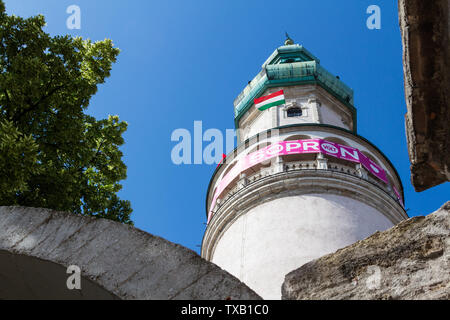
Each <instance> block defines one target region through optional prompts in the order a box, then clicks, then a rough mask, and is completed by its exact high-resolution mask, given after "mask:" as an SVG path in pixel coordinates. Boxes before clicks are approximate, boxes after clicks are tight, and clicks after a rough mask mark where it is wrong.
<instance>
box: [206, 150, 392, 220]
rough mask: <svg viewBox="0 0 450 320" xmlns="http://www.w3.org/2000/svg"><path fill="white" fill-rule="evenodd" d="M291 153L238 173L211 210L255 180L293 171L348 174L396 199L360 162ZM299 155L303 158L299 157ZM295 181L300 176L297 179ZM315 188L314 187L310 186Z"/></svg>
mask: <svg viewBox="0 0 450 320" xmlns="http://www.w3.org/2000/svg"><path fill="white" fill-rule="evenodd" d="M290 157H291V156H282V157H279V158H280V159H276V160H274V161H272V162H271V164H270V165H269V166H267V167H265V166H264V165H262V166H257V167H254V168H250V169H249V170H247V171H246V172H243V173H241V175H240V177H239V178H238V179H235V180H234V181H233V182H232V183H231V184H230V185H228V187H227V188H226V189H225V190H224V192H223V193H222V194H221V195H220V197H219V201H218V202H217V203H216V205H215V207H214V209H213V214H215V213H217V212H218V211H219V210H220V209H221V207H224V206H227V203H228V202H230V201H232V200H234V198H235V197H239V194H240V193H243V192H245V190H246V189H250V188H252V187H253V186H256V185H257V184H261V183H264V181H267V180H270V179H281V180H283V179H286V178H287V176H288V175H292V174H294V173H295V174H297V176H299V177H300V176H315V175H317V176H332V177H333V178H336V179H341V178H343V176H351V177H353V178H356V179H357V180H360V182H361V183H363V182H365V183H369V184H370V185H371V186H373V187H376V188H378V189H379V190H380V191H382V192H383V193H385V195H386V196H388V197H389V198H391V199H392V201H394V202H398V199H397V195H396V194H395V192H394V190H393V188H392V187H391V185H389V184H385V183H383V182H381V181H380V180H379V179H376V178H374V177H372V176H371V175H370V174H369V172H367V170H365V169H364V168H363V167H362V166H361V165H360V164H356V163H349V162H343V161H342V160H339V159H336V158H333V157H329V156H326V155H323V154H318V155H317V157H316V159H312V157H311V155H300V156H296V157H295V158H297V159H292V158H291V159H290ZM301 157H303V158H304V159H299V158H301ZM299 183H301V182H300V180H299ZM310 191H311V192H316V191H317V190H313V189H311V190H310Z"/></svg>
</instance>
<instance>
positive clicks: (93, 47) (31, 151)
mask: <svg viewBox="0 0 450 320" xmlns="http://www.w3.org/2000/svg"><path fill="white" fill-rule="evenodd" d="M44 25H45V19H44V17H43V16H36V17H31V18H27V19H24V18H21V17H16V16H8V15H6V13H5V10H4V4H3V1H1V0H0V161H1V164H0V188H1V189H0V205H23V206H32V207H44V208H51V209H55V210H64V211H72V212H74V213H77V214H83V215H90V216H97V217H102V218H108V219H113V220H117V221H121V222H124V223H129V224H131V220H130V214H131V211H132V210H131V206H130V203H129V202H128V201H123V200H120V199H119V198H118V197H117V192H118V191H119V190H120V189H121V185H120V184H119V181H120V180H123V179H125V178H126V171H127V168H126V166H125V164H124V163H123V161H122V156H123V155H122V152H121V151H120V150H119V147H120V146H121V145H123V143H124V140H123V138H122V135H123V133H124V132H125V131H126V129H127V124H126V123H125V122H121V121H120V120H119V118H118V117H117V116H110V117H109V118H108V119H104V120H96V119H95V118H93V117H91V116H89V115H86V114H85V113H84V111H85V110H86V108H87V107H88V106H89V101H90V99H91V98H92V96H93V95H94V94H95V93H96V92H97V87H98V85H99V84H102V83H104V82H105V79H106V78H107V77H109V76H110V72H111V68H112V64H113V63H114V62H116V59H117V56H118V54H119V49H117V48H114V45H113V43H112V41H111V40H108V39H107V40H104V41H98V42H92V41H91V40H83V39H81V38H72V37H70V36H56V37H51V36H49V35H48V34H46V33H45V32H44V31H43V30H42V28H43V27H44Z"/></svg>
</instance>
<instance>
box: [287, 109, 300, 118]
mask: <svg viewBox="0 0 450 320" xmlns="http://www.w3.org/2000/svg"><path fill="white" fill-rule="evenodd" d="M287 116H288V118H295V117H301V116H302V109H301V108H298V107H296V108H290V109H288V111H287Z"/></svg>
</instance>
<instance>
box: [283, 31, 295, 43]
mask: <svg viewBox="0 0 450 320" xmlns="http://www.w3.org/2000/svg"><path fill="white" fill-rule="evenodd" d="M293 44H294V40H292V39H291V38H290V37H289V35H288V33H287V32H286V41H284V45H285V46H290V45H293Z"/></svg>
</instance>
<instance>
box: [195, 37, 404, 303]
mask: <svg viewBox="0 0 450 320" xmlns="http://www.w3.org/2000/svg"><path fill="white" fill-rule="evenodd" d="M278 93H282V94H283V96H284V100H285V103H284V104H282V105H279V106H276V107H272V108H269V109H267V110H263V111H261V110H260V109H258V108H257V107H256V104H255V100H256V101H258V99H259V100H261V98H262V99H263V100H264V99H265V97H270V96H271V95H274V94H278ZM356 115H357V113H356V108H355V106H354V100H353V90H352V89H351V88H349V87H348V86H347V85H346V84H345V83H343V82H342V81H341V80H340V79H339V77H336V76H335V75H333V74H331V73H330V72H328V71H327V70H326V69H325V68H324V67H322V65H321V63H320V60H319V59H318V58H317V57H315V56H314V55H313V54H312V53H310V52H309V51H308V50H306V49H305V48H304V47H303V46H301V45H298V44H294V42H293V41H292V39H290V38H289V37H288V36H287V40H286V42H285V45H283V46H281V47H279V48H277V49H276V50H275V51H274V52H273V53H272V55H271V56H270V57H269V58H268V59H267V60H266V61H265V62H264V64H263V65H262V69H261V72H260V73H258V75H256V77H255V78H254V79H253V80H252V81H250V82H249V83H248V85H247V86H246V87H245V88H244V90H243V91H242V92H241V93H240V94H239V95H238V97H237V98H236V100H235V101H234V119H235V126H236V129H237V133H238V143H239V145H238V147H237V148H236V149H235V150H234V151H233V152H231V153H230V154H228V155H227V157H226V161H225V163H223V164H222V165H221V166H219V167H218V168H217V169H216V171H215V172H214V175H213V177H212V179H211V181H210V184H209V187H208V192H207V199H206V212H207V217H208V226H207V229H206V232H205V235H204V238H203V243H202V257H204V258H205V259H207V260H209V261H212V262H214V263H215V264H217V265H219V266H220V267H222V268H223V269H225V270H227V271H228V272H230V273H231V274H233V275H235V276H236V277H238V278H239V279H240V280H241V281H243V282H244V283H246V284H247V285H248V286H249V287H250V288H252V289H253V290H255V291H256V292H257V293H258V294H260V295H261V296H262V297H263V298H265V299H279V298H280V297H281V284H282V282H283V280H284V276H285V275H286V274H287V273H289V272H290V271H292V270H294V269H296V268H298V267H300V266H301V265H303V264H305V263H307V262H308V261H311V260H313V259H316V258H318V257H320V256H323V255H325V254H327V253H331V252H334V251H336V250H337V249H339V248H342V247H345V246H347V245H349V244H351V243H354V242H356V241H358V240H361V239H364V238H366V237H367V236H369V235H371V234H373V233H374V232H376V231H382V230H386V229H388V228H390V227H392V226H394V225H395V224H397V223H399V222H400V221H402V220H404V219H406V218H407V215H406V213H405V210H404V208H403V186H402V183H401V181H400V178H399V176H398V174H397V171H396V170H395V168H394V166H393V165H392V163H391V162H390V161H389V159H388V158H387V157H386V156H385V155H384V154H383V153H382V152H381V151H380V150H379V149H378V148H377V147H376V146H375V145H373V144H372V143H371V142H369V141H368V140H367V139H365V138H363V137H361V136H359V135H358V133H357V117H356Z"/></svg>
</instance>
